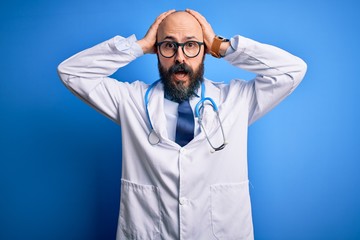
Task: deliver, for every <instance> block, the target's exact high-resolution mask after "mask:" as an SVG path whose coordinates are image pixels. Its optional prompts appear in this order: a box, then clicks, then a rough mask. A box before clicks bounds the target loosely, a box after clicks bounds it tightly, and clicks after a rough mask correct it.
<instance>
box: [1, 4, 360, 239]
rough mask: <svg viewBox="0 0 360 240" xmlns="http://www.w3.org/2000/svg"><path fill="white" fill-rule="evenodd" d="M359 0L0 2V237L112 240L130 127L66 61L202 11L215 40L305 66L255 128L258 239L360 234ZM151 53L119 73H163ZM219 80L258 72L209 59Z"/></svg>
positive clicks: (252, 159)
mask: <svg viewBox="0 0 360 240" xmlns="http://www.w3.org/2000/svg"><path fill="white" fill-rule="evenodd" d="M357 6H358V5H356V1H349V0H343V1H337V2H335V1H310V0H303V1H235V0H233V1H200V0H192V1H190V0H177V1H175V0H156V1H139V0H132V1H120V0H117V1H115V0H108V1H93V0H87V1H85V0H71V1H70V0H62V1H50V0H47V1H44V0H32V1H22V0H11V1H10V0H6V1H2V2H1V4H0V9H1V10H0V31H1V38H0V46H1V48H0V53H1V55H0V56H1V57H0V59H1V60H0V61H1V62H0V69H1V75H2V76H1V80H0V239H1V240H8V239H9V240H10V239H11V240H17V239H31V240H32V239H34V240H35V239H36V240H45V239H52V240H53V239H54V240H55V239H59V240H60V239H72V240H76V239H79V240H82V239H87V240H89V239H114V238H115V232H116V226H117V217H118V208H119V197H120V196H119V189H120V172H121V139H120V131H121V129H120V127H119V126H117V125H116V124H114V123H113V122H111V121H110V120H108V119H106V118H105V117H103V116H101V115H100V114H98V113H97V112H96V111H95V110H93V109H91V108H90V107H88V106H87V105H85V104H84V103H83V102H82V101H79V100H78V99H77V98H76V97H75V96H73V95H72V94H71V93H70V92H69V91H67V89H66V88H65V87H64V86H63V85H62V83H61V82H60V81H59V79H58V76H57V73H56V67H57V65H58V64H59V63H60V62H61V61H63V60H64V59H66V58H67V57H69V56H71V55H72V54H74V53H76V52H78V51H80V50H82V49H85V48H88V47H90V46H92V45H95V44H97V43H99V42H101V41H104V40H106V39H109V38H111V37H113V36H114V35H117V34H119V35H123V36H129V35H131V34H133V33H135V34H136V35H137V36H138V38H141V37H142V36H143V35H144V34H145V33H146V31H147V29H148V27H149V26H150V24H151V23H152V22H153V20H154V19H155V18H156V17H157V16H158V15H159V14H160V13H162V12H164V11H166V10H168V9H172V8H176V9H185V8H193V9H195V10H198V11H199V12H201V13H202V14H203V15H204V16H205V17H206V18H207V19H208V21H209V22H210V23H211V24H212V26H213V28H214V30H215V32H216V33H218V34H221V35H223V36H227V37H231V36H233V35H235V34H241V35H243V36H246V37H250V38H253V39H255V40H258V41H260V42H265V43H269V44H273V45H276V46H280V47H281V48H284V49H286V50H288V51H290V52H292V53H294V54H295V55H298V56H300V57H301V58H303V59H304V60H305V61H306V62H307V64H308V73H307V75H306V77H305V79H304V81H303V82H302V83H301V85H300V86H299V88H298V89H297V90H296V91H295V92H294V93H293V94H292V95H291V96H290V97H289V98H287V99H286V100H285V101H284V102H282V103H281V104H280V105H279V106H278V107H277V108H276V109H274V110H273V111H272V112H271V113H269V114H268V115H266V116H265V117H263V118H262V119H261V120H259V121H258V122H256V123H255V124H254V125H252V126H251V127H250V134H249V175H250V181H251V194H252V204H253V218H254V226H255V237H256V239H276V240H282V239H360V188H359V182H360V174H359V169H360V164H359V161H360V146H359V143H360V141H359V136H360V128H359V124H358V123H359V121H360V118H359V114H358V113H359V93H358V89H359V87H360V84H359V83H360V79H359V66H358V60H357V58H358V57H359V54H360V51H359V50H360V47H359V43H360V39H359V34H358V32H359V30H358V29H359V21H360V17H359V14H358V12H359V7H357ZM156 63H157V62H156V57H155V56H154V55H147V56H144V57H142V58H139V59H137V60H136V61H134V62H132V63H131V64H130V65H128V66H127V67H126V68H124V69H121V71H119V72H117V73H116V74H115V77H116V78H117V79H121V80H122V81H133V80H135V79H141V80H144V81H146V82H152V81H153V80H154V79H156V78H157V77H158V73H157V68H156ZM205 67H206V76H207V77H208V78H210V79H213V80H217V81H228V80H230V79H232V78H235V77H240V78H244V79H250V78H251V77H253V75H252V74H251V73H248V72H245V71H242V70H239V69H236V68H234V67H232V66H230V65H229V64H227V63H226V62H225V61H223V60H217V59H213V58H211V57H207V59H206V63H205Z"/></svg>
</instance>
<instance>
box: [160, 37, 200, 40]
mask: <svg viewBox="0 0 360 240" xmlns="http://www.w3.org/2000/svg"><path fill="white" fill-rule="evenodd" d="M192 39H196V37H195V36H188V37H186V40H192ZM164 40H172V41H175V37H173V36H166V37H165V38H164Z"/></svg>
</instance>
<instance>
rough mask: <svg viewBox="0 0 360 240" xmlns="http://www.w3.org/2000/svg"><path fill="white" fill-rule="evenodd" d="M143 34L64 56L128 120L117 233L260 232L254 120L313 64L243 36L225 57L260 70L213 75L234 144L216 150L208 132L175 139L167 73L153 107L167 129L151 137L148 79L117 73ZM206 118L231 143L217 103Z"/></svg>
mask: <svg viewBox="0 0 360 240" xmlns="http://www.w3.org/2000/svg"><path fill="white" fill-rule="evenodd" d="M134 42H135V38H134V37H130V38H128V39H124V38H122V37H120V36H117V37H114V38H113V39H110V40H108V41H105V42H103V43H101V44H99V45H96V46H94V47H92V48H90V49H87V50H85V51H83V52H80V53H78V54H76V55H75V56H73V57H71V58H69V59H67V60H66V61H64V62H63V63H61V64H60V65H59V68H58V72H59V75H60V77H61V80H62V81H63V82H64V84H65V85H66V86H67V87H68V88H69V89H70V90H71V91H73V92H74V93H75V94H76V95H77V96H79V97H80V98H82V99H83V100H84V101H86V102H87V103H88V104H90V105H91V106H93V107H94V108H96V109H97V110H99V111H100V112H102V113H103V114H105V115H106V116H108V117H109V118H111V119H112V120H114V121H115V122H117V123H119V124H120V125H121V127H122V143H123V148H122V154H123V156H122V179H121V201H120V215H119V222H118V233H117V239H165V240H168V239H191V240H211V239H222V240H223V239H224V240H225V239H226V240H234V239H236V240H239V239H253V238H254V236H253V225H252V216H251V205H250V196H249V185H248V167H247V131H248V125H249V124H250V123H252V122H253V121H255V120H256V119H258V118H259V117H261V116H263V115H264V114H265V113H266V112H268V111H269V110H270V109H271V108H273V107H274V106H275V105H276V104H278V103H279V102H280V101H281V100H282V99H284V98H285V97H286V96H288V95H289V94H290V93H291V92H292V91H293V90H294V88H295V87H296V86H297V85H298V84H299V83H300V81H301V80H302V78H303V76H304V74H305V72H306V64H305V63H304V62H303V61H302V60H301V59H299V58H298V57H295V56H293V55H291V54H289V53H287V52H285V51H283V50H281V49H279V48H276V47H273V46H269V45H265V44H260V43H258V42H256V41H253V40H250V39H247V38H244V37H241V36H235V37H234V38H232V39H231V45H232V48H233V51H231V53H229V54H227V56H226V57H225V60H227V61H228V62H229V63H230V64H232V65H234V66H237V67H240V68H243V69H246V70H249V71H252V72H254V73H256V74H257V77H256V78H255V79H254V80H251V81H242V80H232V81H231V82H230V83H229V84H220V83H214V82H211V81H209V80H205V86H206V96H208V97H211V98H212V99H213V100H214V101H215V102H216V103H217V105H218V106H219V111H220V117H221V119H222V121H223V127H224V131H225V136H226V139H227V142H228V144H227V146H226V147H225V148H224V149H223V150H221V151H218V152H215V153H210V150H211V148H210V146H209V144H208V142H207V140H206V138H205V135H204V133H203V132H200V133H199V134H198V135H196V136H195V138H194V139H193V140H192V141H191V142H190V143H188V144H187V145H186V146H184V147H180V146H179V145H178V144H176V143H175V142H174V141H172V140H170V139H168V137H167V136H168V135H167V133H166V131H167V128H166V117H165V113H164V92H163V86H162V84H161V83H159V84H157V85H156V86H155V87H154V89H153V90H152V92H151V94H150V101H149V114H150V118H151V121H152V124H153V127H154V129H155V131H156V133H157V134H158V136H159V137H160V143H159V144H158V145H155V146H153V145H151V144H150V143H149V142H148V134H149V131H150V124H149V121H148V118H147V116H146V111H145V106H144V95H145V92H146V89H147V88H148V87H149V85H148V84H145V83H143V82H140V81H135V82H133V83H124V82H119V81H116V80H114V79H111V78H109V77H108V76H110V75H111V74H112V73H114V72H115V71H116V70H118V69H119V68H121V67H124V66H125V65H126V64H128V63H129V62H131V61H133V60H134V59H136V58H137V57H139V56H140V55H141V54H136V51H134V49H135V50H136V49H137V50H138V48H139V46H138V45H137V44H136V43H134ZM204 126H205V128H206V129H207V132H208V135H209V137H210V139H211V140H212V142H213V143H214V145H216V146H218V145H220V144H221V143H222V136H221V132H220V129H219V123H218V121H217V118H216V117H215V113H214V112H213V111H212V108H211V107H206V108H205V112H204Z"/></svg>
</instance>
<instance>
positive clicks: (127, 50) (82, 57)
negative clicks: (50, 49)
mask: <svg viewBox="0 0 360 240" xmlns="http://www.w3.org/2000/svg"><path fill="white" fill-rule="evenodd" d="M142 54H143V53H142V50H141V48H140V47H139V45H137V44H136V38H135V36H134V35H133V36H130V37H129V38H123V37H120V36H116V37H114V38H112V39H110V40H107V41H105V42H102V43H100V44H98V45H96V46H94V47H91V48H89V49H86V50H84V51H81V52H79V53H77V54H75V55H74V56H72V57H70V58H68V59H67V60H65V61H64V62H62V63H61V64H60V65H59V66H58V73H59V75H60V78H61V79H62V80H63V81H67V79H68V77H69V76H73V77H81V78H88V79H96V78H102V77H107V76H110V75H112V74H113V73H114V72H116V71H117V70H118V69H119V68H121V67H124V66H125V65H127V64H128V63H130V62H131V61H133V60H134V59H136V58H137V57H139V56H141V55H142Z"/></svg>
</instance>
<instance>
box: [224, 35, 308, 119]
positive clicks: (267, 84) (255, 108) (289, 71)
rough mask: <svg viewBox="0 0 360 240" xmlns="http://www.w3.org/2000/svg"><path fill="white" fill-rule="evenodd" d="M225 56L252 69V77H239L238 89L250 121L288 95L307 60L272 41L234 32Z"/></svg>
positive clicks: (300, 76)
mask: <svg viewBox="0 0 360 240" xmlns="http://www.w3.org/2000/svg"><path fill="white" fill-rule="evenodd" d="M231 48H232V49H230V52H229V53H228V54H227V55H226V57H225V60H227V61H229V63H230V64H232V65H234V66H236V67H239V68H242V69H244V70H247V71H250V72H253V73H255V74H256V77H255V78H254V79H252V80H251V81H248V82H244V81H241V84H240V85H241V87H240V89H241V90H240V92H239V93H238V94H243V95H245V96H246V98H247V100H248V103H249V124H251V123H253V122H254V121H256V120H257V119H259V118H260V117H262V116H263V115H264V114H266V113H267V112H268V111H270V110H271V109H272V108H273V107H275V106H276V105H277V104H278V103H279V102H280V101H282V100H283V99H284V98H285V97H286V96H288V95H289V94H290V93H291V92H292V91H293V90H294V89H295V88H296V87H297V86H298V85H299V83H300V82H301V80H302V79H303V77H304V75H305V73H306V69H307V65H306V63H305V62H304V61H303V60H302V59H300V58H298V57H296V56H294V55H292V54H290V53H288V52H286V51H284V50H282V49H280V48H277V47H274V46H271V45H267V44H262V43H259V42H256V41H254V40H251V39H248V38H245V37H242V36H235V37H234V38H232V39H231Z"/></svg>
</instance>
